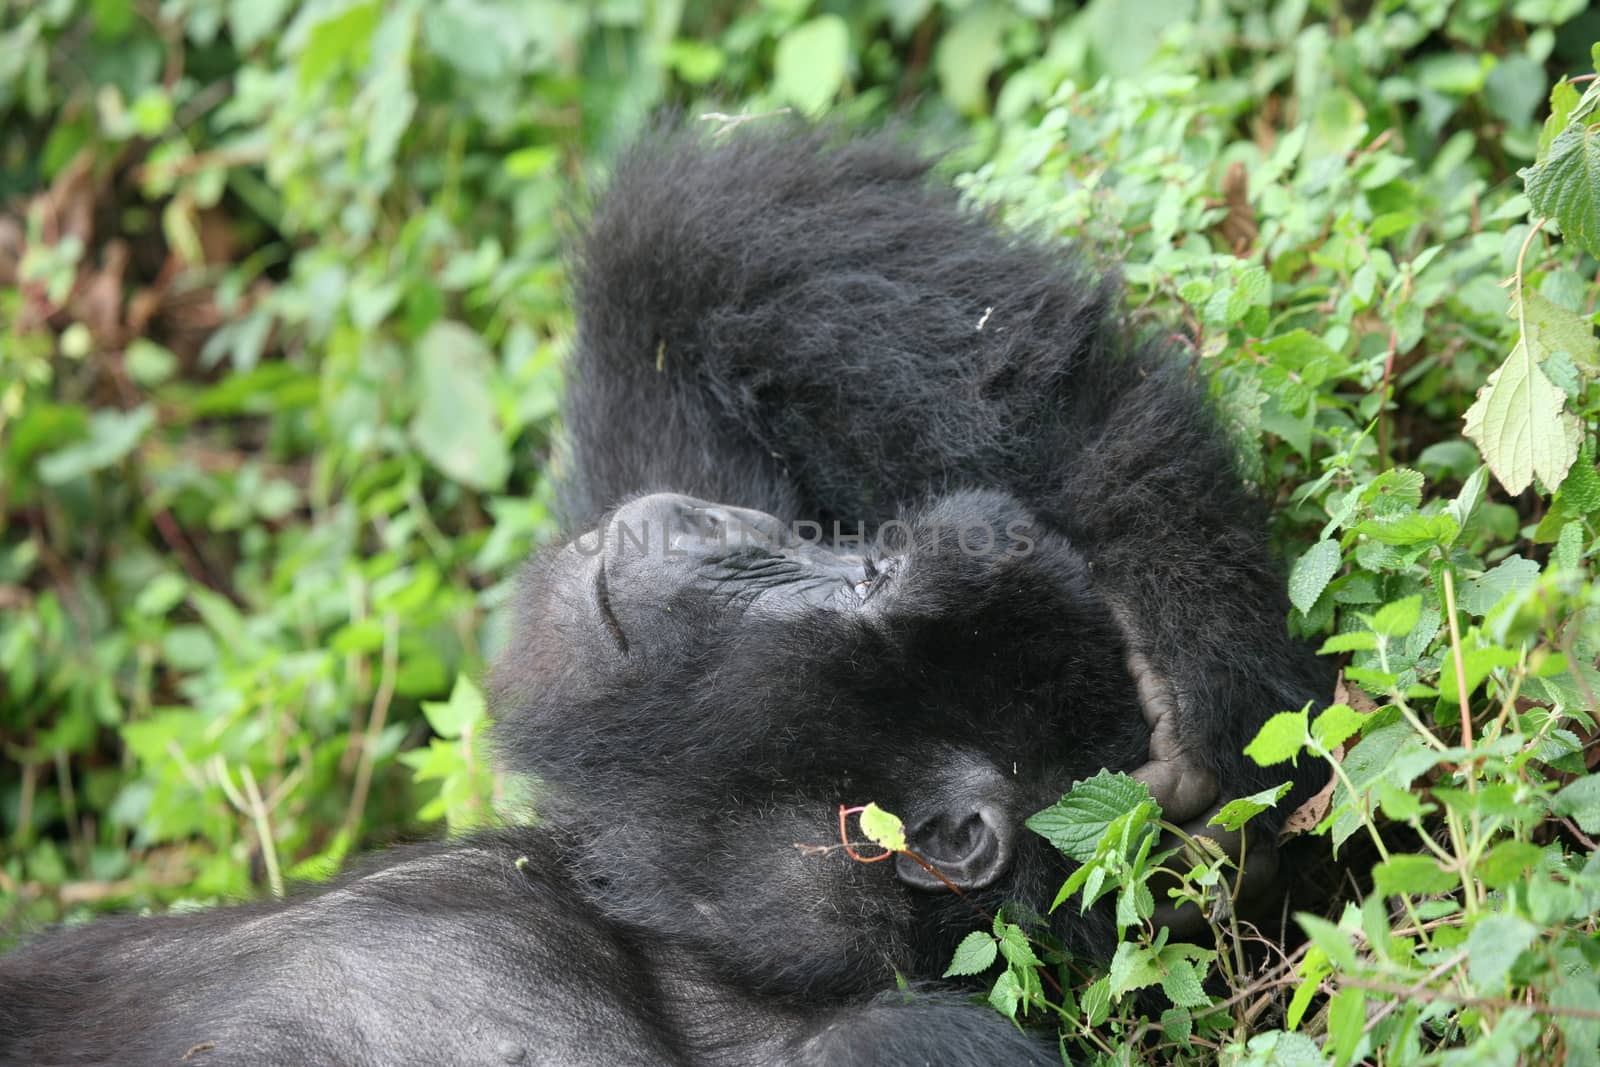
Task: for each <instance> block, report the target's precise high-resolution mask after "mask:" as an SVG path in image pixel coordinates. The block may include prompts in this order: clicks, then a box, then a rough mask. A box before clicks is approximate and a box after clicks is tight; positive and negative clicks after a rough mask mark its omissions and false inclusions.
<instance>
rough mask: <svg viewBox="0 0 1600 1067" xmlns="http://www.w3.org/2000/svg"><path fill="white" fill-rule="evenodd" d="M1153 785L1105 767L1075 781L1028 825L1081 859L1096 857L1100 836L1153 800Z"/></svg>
mask: <svg viewBox="0 0 1600 1067" xmlns="http://www.w3.org/2000/svg"><path fill="white" fill-rule="evenodd" d="M1154 803H1155V802H1154V801H1153V800H1151V798H1150V789H1149V787H1148V786H1146V785H1145V784H1144V783H1143V782H1137V781H1135V780H1134V779H1132V778H1130V777H1128V776H1127V775H1126V774H1121V773H1117V774H1113V773H1112V772H1110V771H1101V772H1100V773H1099V774H1097V775H1095V776H1094V777H1093V778H1088V779H1085V780H1084V781H1081V782H1079V783H1077V784H1076V785H1074V786H1073V787H1072V788H1071V789H1070V790H1068V791H1067V793H1066V795H1065V796H1063V797H1062V798H1061V799H1060V800H1058V801H1056V802H1055V804H1053V805H1051V806H1050V807H1048V808H1046V809H1044V810H1043V811H1041V812H1039V813H1038V814H1036V815H1034V816H1033V817H1032V818H1030V819H1029V820H1028V822H1027V826H1028V829H1030V830H1032V831H1033V832H1034V833H1036V834H1038V835H1040V836H1041V837H1043V838H1045V839H1046V840H1047V841H1049V842H1050V843H1051V844H1052V845H1055V846H1056V848H1058V849H1060V850H1061V851H1062V852H1063V853H1065V854H1066V855H1067V856H1069V857H1071V858H1072V859H1075V860H1077V861H1078V862H1079V863H1087V862H1088V861H1089V860H1092V859H1093V858H1094V857H1095V852H1096V849H1097V846H1098V845H1099V843H1100V838H1101V836H1102V835H1103V834H1105V832H1106V831H1107V829H1108V828H1109V827H1110V826H1111V824H1112V823H1113V822H1115V821H1116V820H1117V819H1119V818H1121V817H1122V816H1124V815H1127V814H1129V813H1131V812H1133V811H1136V810H1137V809H1138V808H1139V807H1140V805H1143V804H1151V805H1154Z"/></svg>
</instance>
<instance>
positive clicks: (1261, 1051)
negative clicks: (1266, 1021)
mask: <svg viewBox="0 0 1600 1067" xmlns="http://www.w3.org/2000/svg"><path fill="white" fill-rule="evenodd" d="M1229 1063H1230V1064H1231V1065H1232V1067H1327V1065H1328V1061H1327V1060H1326V1059H1325V1058H1324V1057H1323V1055H1322V1053H1321V1051H1319V1050H1318V1048H1317V1043H1316V1042H1315V1041H1313V1040H1311V1039H1310V1038H1309V1037H1307V1036H1306V1035H1304V1034H1292V1033H1289V1032H1287V1031H1284V1030H1270V1031H1268V1032H1267V1033H1264V1034H1257V1035H1256V1036H1255V1037H1252V1038H1251V1039H1250V1042H1249V1044H1247V1045H1245V1054H1244V1055H1243V1056H1241V1057H1237V1058H1234V1059H1231V1060H1230V1061H1229Z"/></svg>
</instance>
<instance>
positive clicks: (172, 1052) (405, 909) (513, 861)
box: [0, 835, 683, 1067]
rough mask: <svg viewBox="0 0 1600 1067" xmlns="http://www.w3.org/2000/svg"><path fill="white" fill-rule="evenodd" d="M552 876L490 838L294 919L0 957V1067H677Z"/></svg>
mask: <svg viewBox="0 0 1600 1067" xmlns="http://www.w3.org/2000/svg"><path fill="white" fill-rule="evenodd" d="M558 864H559V857H558V856H557V855H556V854H555V850H553V849H552V848H551V847H550V846H549V845H548V843H547V842H545V841H542V840H541V839H539V838H538V837H535V836H533V835H518V836H512V835H504V836H485V837H482V838H478V839H476V840H473V841H470V842H468V843H465V844H461V845H456V846H450V847H443V848H439V847H428V848H420V849H408V850H402V851H401V852H400V853H398V854H396V855H393V856H390V857H388V858H387V859H385V861H384V862H383V864H382V865H381V866H376V867H369V868H368V869H367V870H365V871H364V872H361V873H358V874H356V875H354V876H353V877H350V878H348V879H345V880H343V881H342V882H340V883H338V884H336V885H334V886H332V887H330V888H325V889H322V890H319V891H317V892H315V893H314V894H312V895H310V896H306V897H303V898H301V899H298V900H293V901H291V902H289V903H287V904H266V905H249V906H244V907H232V908H218V909H214V910H207V911H203V912H196V913H192V914H188V915H172V916H162V917H157V918H145V919H139V918H120V919H103V920H99V921H96V922H93V923H90V924H88V925H86V926H84V927H81V928H78V929H70V930H61V931H56V932H53V933H47V934H45V935H43V936H41V937H39V938H37V939H36V940H34V941H32V942H31V943H29V944H27V945H25V946H24V947H23V948H21V949H20V950H18V951H17V952H14V953H12V954H10V955H8V956H4V957H0V1064H8V1065H9V1064H18V1065H20V1064H40V1063H49V1064H88V1063H116V1064H126V1065H137V1064H163V1065H169V1064H174V1063H178V1062H180V1061H182V1062H184V1063H191V1062H192V1063H197V1064H205V1063H227V1064H283V1063H342V1064H350V1065H364V1064H373V1065H377V1064H385V1065H387V1064H428V1065H438V1064H450V1063H478V1064H497V1063H505V1064H513V1063H522V1064H555V1063H561V1064H568V1063H572V1064H593V1065H595V1067H600V1065H606V1064H625V1063H633V1064H662V1063H674V1062H683V1061H682V1059H681V1057H679V1056H678V1054H677V1052H676V1051H675V1048H676V1046H675V1045H674V1043H673V1040H672V1037H671V1035H670V1032H668V1031H666V1030H664V1029H663V1028H662V1027H661V1025H660V1023H659V1008H658V1000H659V997H658V996H657V994H656V992H655V991H654V990H651V989H650V988H648V986H645V985H643V983H642V981H641V976H640V975H639V974H638V972H637V970H636V969H635V967H634V966H633V964H632V962H631V959H632V956H633V955H634V954H635V953H634V949H633V948H632V947H631V946H629V945H628V944H626V943H625V942H624V941H623V940H621V939H620V938H619V937H618V936H617V935H616V934H615V933H614V932H613V931H612V930H610V929H608V928H607V926H605V925H604V924H602V923H599V922H596V921H594V919H593V912H592V909H590V908H588V907H587V906H586V905H585V904H584V902H583V901H582V900H581V899H580V898H579V897H578V896H577V895H576V894H575V893H574V892H573V891H572V889H571V888H570V887H569V886H568V885H567V884H566V882H565V880H564V876H561V875H559V874H556V873H553V872H556V871H557V870H558V866H557V865H558Z"/></svg>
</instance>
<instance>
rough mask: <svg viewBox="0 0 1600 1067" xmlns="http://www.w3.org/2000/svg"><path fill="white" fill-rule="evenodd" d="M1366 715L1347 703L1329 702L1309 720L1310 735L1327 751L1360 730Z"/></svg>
mask: <svg viewBox="0 0 1600 1067" xmlns="http://www.w3.org/2000/svg"><path fill="white" fill-rule="evenodd" d="M1366 721H1367V717H1366V716H1365V715H1363V714H1361V713H1360V712H1359V711H1356V710H1355V709H1354V708H1352V707H1351V706H1350V705H1348V704H1331V705H1329V706H1328V707H1327V708H1325V709H1323V711H1322V713H1321V714H1320V715H1318V716H1317V717H1316V718H1315V719H1313V720H1312V722H1311V736H1312V737H1314V738H1316V740H1317V744H1319V745H1321V746H1322V748H1323V749H1324V750H1325V751H1327V752H1332V751H1333V750H1334V749H1336V748H1338V747H1339V746H1340V745H1342V744H1344V743H1345V742H1346V741H1348V740H1350V738H1352V737H1354V736H1355V735H1356V734H1357V733H1359V732H1360V730H1361V726H1362V724H1363V723H1365V722H1366Z"/></svg>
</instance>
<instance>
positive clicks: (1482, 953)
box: [1467, 915, 1539, 995]
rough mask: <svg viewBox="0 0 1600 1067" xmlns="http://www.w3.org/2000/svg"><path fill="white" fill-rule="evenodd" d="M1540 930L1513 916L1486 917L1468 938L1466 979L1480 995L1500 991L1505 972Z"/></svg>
mask: <svg viewBox="0 0 1600 1067" xmlns="http://www.w3.org/2000/svg"><path fill="white" fill-rule="evenodd" d="M1538 936H1539V928H1538V927H1537V926H1535V925H1533V923H1531V922H1529V921H1528V920H1526V919H1523V918H1519V917H1518V916H1515V915H1485V916H1484V917H1483V918H1482V919H1479V920H1478V923H1477V925H1476V926H1474V927H1473V928H1472V932H1471V933H1470V934H1468V935H1467V978H1468V979H1469V980H1470V981H1471V982H1472V985H1473V988H1475V989H1476V990H1477V991H1478V992H1479V993H1480V994H1483V995H1492V994H1495V993H1498V992H1500V990H1501V988H1502V987H1503V986H1504V984H1505V978H1506V974H1507V972H1509V971H1510V970H1511V965H1512V964H1513V963H1515V962H1516V961H1517V957H1518V956H1520V955H1521V954H1522V952H1523V950H1524V949H1526V948H1527V947H1528V946H1529V945H1531V944H1533V939H1534V938H1536V937H1538Z"/></svg>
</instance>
